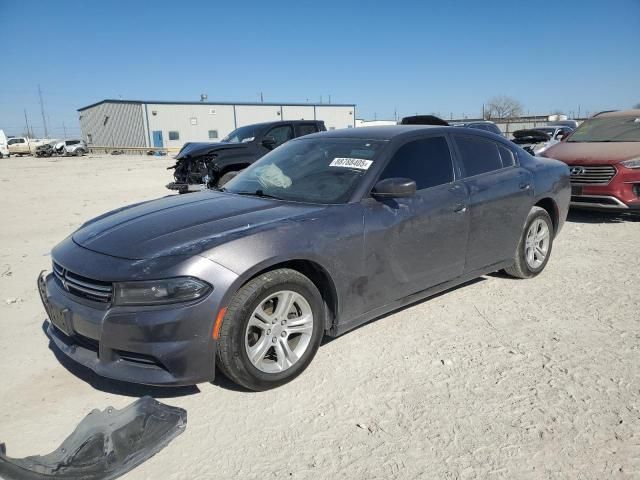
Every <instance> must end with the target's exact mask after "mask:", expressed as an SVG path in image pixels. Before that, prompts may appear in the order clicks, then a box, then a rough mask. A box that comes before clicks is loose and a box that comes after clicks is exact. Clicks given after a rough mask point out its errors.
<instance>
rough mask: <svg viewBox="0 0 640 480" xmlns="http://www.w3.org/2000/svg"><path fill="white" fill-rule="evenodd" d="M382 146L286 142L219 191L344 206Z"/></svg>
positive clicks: (348, 140)
mask: <svg viewBox="0 0 640 480" xmlns="http://www.w3.org/2000/svg"><path fill="white" fill-rule="evenodd" d="M385 144H386V142H383V141H372V140H363V139H352V138H313V139H300V140H294V141H291V142H287V143H285V144H284V145H282V146H280V147H278V148H276V149H275V150H273V151H272V152H270V153H268V154H267V155H265V156H264V157H262V158H261V159H260V160H259V161H257V162H256V163H254V164H253V165H251V166H250V167H249V168H247V169H246V170H244V171H243V172H242V173H240V174H239V175H238V176H236V177H235V178H234V179H233V180H231V181H230V182H229V183H227V184H226V185H225V186H224V188H223V189H222V190H224V191H228V192H231V193H237V194H244V195H256V196H264V197H271V198H277V199H281V200H289V201H296V202H308V203H325V204H335V203H345V202H347V201H349V199H350V198H351V195H352V194H353V192H354V190H355V189H356V188H357V186H358V185H359V183H360V182H361V180H362V178H363V177H364V176H365V174H366V173H367V171H368V170H369V168H370V167H371V166H372V165H373V163H374V162H375V161H376V159H377V158H378V152H379V151H380V150H381V149H382V148H383V146H384V145H385Z"/></svg>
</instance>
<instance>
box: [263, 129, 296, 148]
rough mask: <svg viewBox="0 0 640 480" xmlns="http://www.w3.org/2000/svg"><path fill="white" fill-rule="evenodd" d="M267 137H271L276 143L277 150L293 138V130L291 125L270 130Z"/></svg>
mask: <svg viewBox="0 0 640 480" xmlns="http://www.w3.org/2000/svg"><path fill="white" fill-rule="evenodd" d="M265 137H271V138H273V139H274V140H275V141H276V144H275V146H274V148H275V147H278V146H280V145H282V144H283V143H285V142H288V141H289V140H291V139H292V138H293V128H291V125H280V126H278V127H274V128H272V129H271V130H269V131H268V132H267V134H266V135H265Z"/></svg>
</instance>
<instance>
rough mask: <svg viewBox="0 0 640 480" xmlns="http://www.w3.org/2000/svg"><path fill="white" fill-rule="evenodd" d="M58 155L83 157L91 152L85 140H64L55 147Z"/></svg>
mask: <svg viewBox="0 0 640 480" xmlns="http://www.w3.org/2000/svg"><path fill="white" fill-rule="evenodd" d="M53 148H54V151H55V154H56V155H75V156H78V157H80V156H82V155H84V154H85V153H87V152H88V151H89V147H87V144H86V143H85V141H84V140H77V139H74V140H64V141H61V142H58V143H56V144H55V145H54V147H53Z"/></svg>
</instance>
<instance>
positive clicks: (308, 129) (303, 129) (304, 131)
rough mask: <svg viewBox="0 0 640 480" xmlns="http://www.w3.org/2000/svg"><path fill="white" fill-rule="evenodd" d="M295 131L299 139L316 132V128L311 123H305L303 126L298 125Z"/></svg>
mask: <svg viewBox="0 0 640 480" xmlns="http://www.w3.org/2000/svg"><path fill="white" fill-rule="evenodd" d="M296 130H297V131H298V133H297V135H298V136H299V137H302V136H304V135H309V134H311V133H317V132H318V128H317V127H316V126H315V125H314V124H312V123H305V124H303V125H298V126H296Z"/></svg>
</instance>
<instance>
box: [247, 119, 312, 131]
mask: <svg viewBox="0 0 640 480" xmlns="http://www.w3.org/2000/svg"><path fill="white" fill-rule="evenodd" d="M281 123H296V124H297V123H324V120H276V121H275V122H260V123H249V124H247V125H241V126H240V127H238V128H243V127H259V128H262V127H270V126H272V125H279V124H281ZM236 130H237V129H236Z"/></svg>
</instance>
